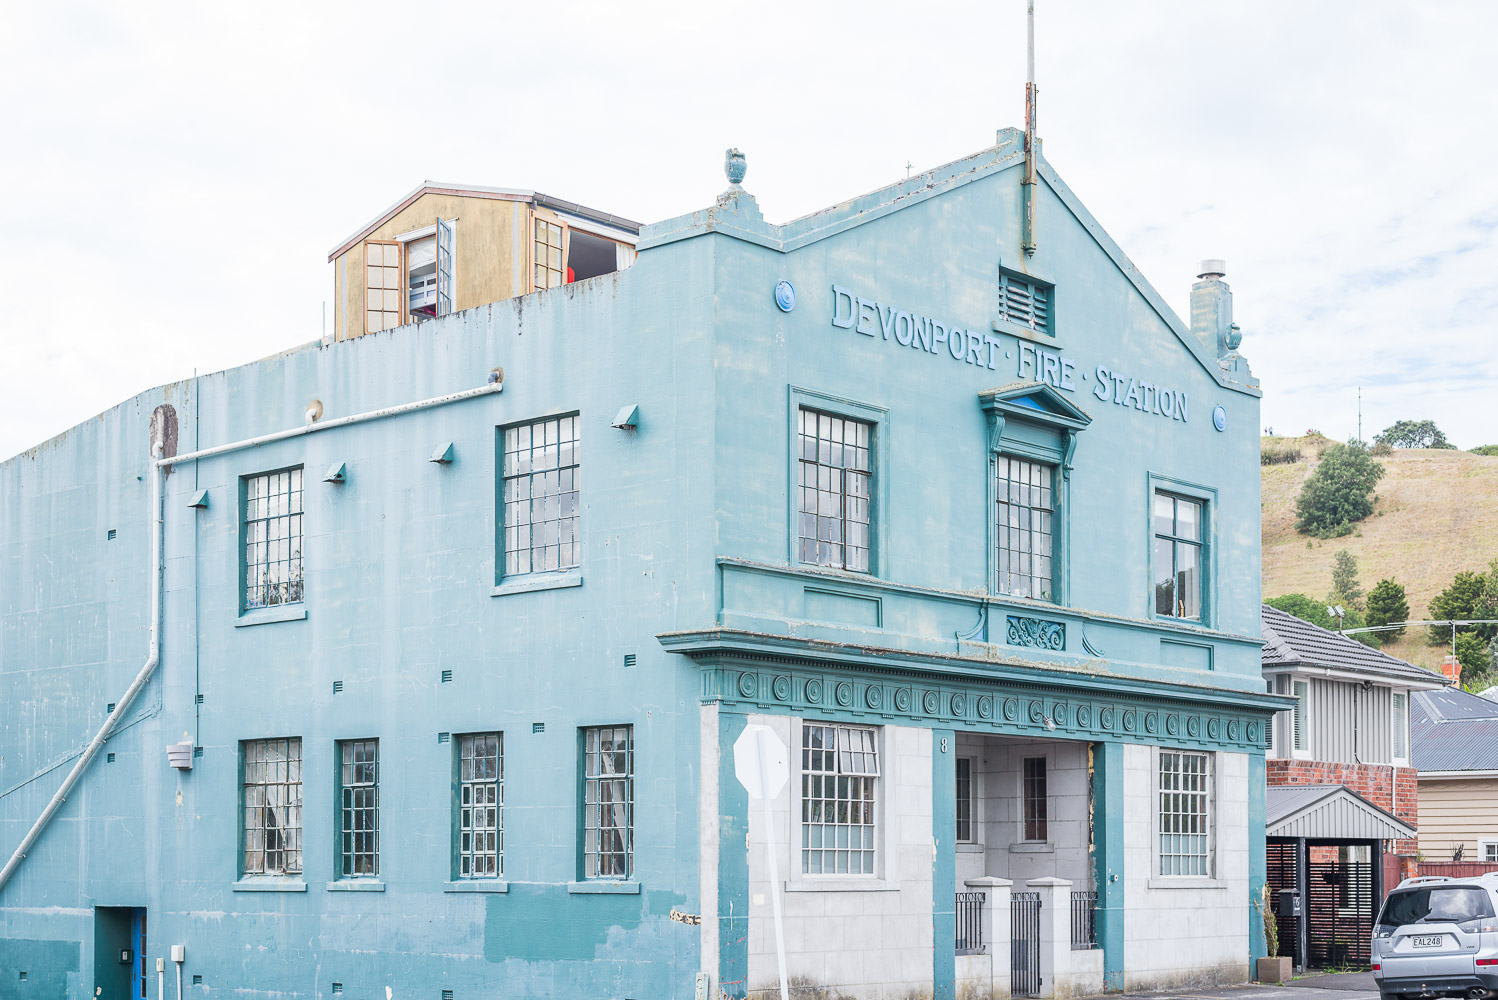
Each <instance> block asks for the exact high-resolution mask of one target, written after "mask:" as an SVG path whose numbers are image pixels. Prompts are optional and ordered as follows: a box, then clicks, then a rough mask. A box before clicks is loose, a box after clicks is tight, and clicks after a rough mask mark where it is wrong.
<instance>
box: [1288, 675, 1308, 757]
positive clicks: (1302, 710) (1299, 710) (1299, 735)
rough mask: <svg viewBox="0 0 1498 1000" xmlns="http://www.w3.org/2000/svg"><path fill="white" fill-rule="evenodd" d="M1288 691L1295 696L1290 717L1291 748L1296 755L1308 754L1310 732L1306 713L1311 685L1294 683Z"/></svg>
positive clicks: (1303, 682)
mask: <svg viewBox="0 0 1498 1000" xmlns="http://www.w3.org/2000/svg"><path fill="white" fill-rule="evenodd" d="M1290 690H1291V693H1293V694H1294V695H1295V709H1294V711H1293V712H1292V713H1291V715H1290V730H1291V736H1292V741H1291V746H1293V747H1294V748H1295V752H1296V753H1309V752H1310V750H1311V732H1310V726H1309V724H1308V722H1309V720H1308V719H1307V713H1308V712H1309V710H1310V700H1311V684H1310V682H1309V681H1295V682H1294V683H1293V684H1291V685H1290Z"/></svg>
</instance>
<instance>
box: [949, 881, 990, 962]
mask: <svg viewBox="0 0 1498 1000" xmlns="http://www.w3.org/2000/svg"><path fill="white" fill-rule="evenodd" d="M987 898H988V894H987V893H982V892H959V893H958V894H957V954H959V955H981V954H983V952H984V951H985V950H986V949H985V948H984V944H983V901H984V900H985V899H987Z"/></svg>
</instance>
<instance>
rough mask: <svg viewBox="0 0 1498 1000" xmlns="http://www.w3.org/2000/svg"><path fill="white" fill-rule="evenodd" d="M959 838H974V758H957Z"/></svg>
mask: <svg viewBox="0 0 1498 1000" xmlns="http://www.w3.org/2000/svg"><path fill="white" fill-rule="evenodd" d="M957 839H958V840H960V841H962V842H964V843H969V842H971V841H972V839H973V758H971V757H958V758H957Z"/></svg>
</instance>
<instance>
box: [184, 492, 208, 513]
mask: <svg viewBox="0 0 1498 1000" xmlns="http://www.w3.org/2000/svg"><path fill="white" fill-rule="evenodd" d="M187 506H189V507H196V508H198V510H206V509H207V508H208V491H207V490H198V491H197V492H196V493H194V494H193V495H192V499H191V500H189V501H187Z"/></svg>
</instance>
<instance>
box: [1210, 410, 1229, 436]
mask: <svg viewBox="0 0 1498 1000" xmlns="http://www.w3.org/2000/svg"><path fill="white" fill-rule="evenodd" d="M1212 426H1213V427H1216V428H1217V429H1218V430H1220V431H1225V430H1227V429H1228V411H1227V409H1226V408H1225V407H1223V406H1222V405H1221V404H1219V405H1218V407H1217V409H1215V410H1213V411H1212Z"/></svg>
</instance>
